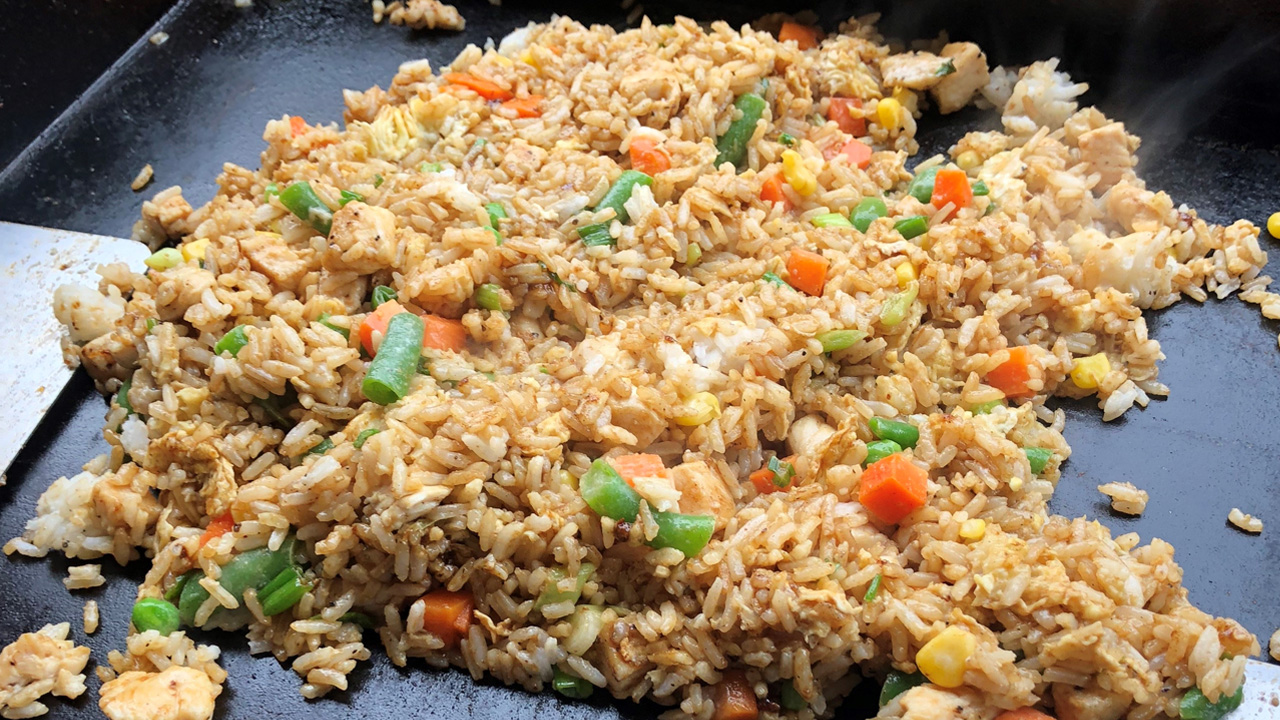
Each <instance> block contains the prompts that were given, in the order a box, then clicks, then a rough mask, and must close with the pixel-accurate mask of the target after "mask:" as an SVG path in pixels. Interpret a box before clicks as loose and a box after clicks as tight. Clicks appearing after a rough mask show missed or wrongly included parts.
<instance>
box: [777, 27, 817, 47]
mask: <svg viewBox="0 0 1280 720" xmlns="http://www.w3.org/2000/svg"><path fill="white" fill-rule="evenodd" d="M788 40H795V41H796V46H797V47H799V48H800V49H801V50H811V49H813V48H816V47H818V29H817V28H815V27H810V26H808V25H801V24H800V23H794V22H784V23H782V29H781V30H779V31H778V41H779V42H786V41H788Z"/></svg>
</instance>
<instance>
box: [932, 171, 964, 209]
mask: <svg viewBox="0 0 1280 720" xmlns="http://www.w3.org/2000/svg"><path fill="white" fill-rule="evenodd" d="M929 202H930V203H931V204H932V205H933V206H934V207H935V208H942V207H945V206H946V205H947V204H948V203H950V204H951V205H953V206H954V207H953V208H952V210H951V212H949V213H947V216H948V217H949V216H951V215H954V214H955V212H956V211H957V210H959V209H960V208H964V207H969V205H971V204H973V187H971V186H970V185H969V176H968V175H966V174H965V172H964V171H963V170H939V171H938V174H937V175H934V176H933V197H932V198H931V199H930V201H929ZM943 219H944V220H945V219H946V218H943Z"/></svg>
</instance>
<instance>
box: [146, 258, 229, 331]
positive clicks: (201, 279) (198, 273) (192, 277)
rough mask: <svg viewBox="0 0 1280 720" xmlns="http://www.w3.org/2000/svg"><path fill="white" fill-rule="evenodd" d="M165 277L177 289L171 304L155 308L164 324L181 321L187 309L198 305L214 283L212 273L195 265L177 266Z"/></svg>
mask: <svg viewBox="0 0 1280 720" xmlns="http://www.w3.org/2000/svg"><path fill="white" fill-rule="evenodd" d="M165 277H166V278H167V279H169V280H171V281H172V282H173V284H174V286H175V287H177V289H178V296H177V297H176V298H174V300H173V301H172V302H168V303H165V304H163V305H159V306H158V307H157V308H156V312H157V313H158V314H159V315H160V319H161V320H164V321H165V322H173V321H175V320H178V319H181V318H182V316H183V315H185V314H186V312H187V309H188V308H190V307H191V306H192V305H198V304H199V303H200V301H201V297H202V296H203V295H204V291H205V290H208V289H209V288H211V287H213V285H214V283H215V282H216V280H215V278H214V276H213V273H211V272H209V271H208V270H205V269H204V268H202V267H198V266H196V265H179V266H178V267H176V268H173V269H172V270H169V271H168V272H167V273H166V274H165Z"/></svg>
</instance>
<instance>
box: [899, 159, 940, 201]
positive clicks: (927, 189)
mask: <svg viewBox="0 0 1280 720" xmlns="http://www.w3.org/2000/svg"><path fill="white" fill-rule="evenodd" d="M938 170H939V166H937V165H934V166H933V167H931V168H926V169H924V170H921V171H920V172H918V173H916V176H915V177H914V178H912V179H911V184H910V185H907V194H908V195H910V196H911V197H913V198H915V199H917V200H919V201H920V202H922V203H925V204H928V202H929V201H930V200H932V199H933V181H934V179H935V176H936V175H937V174H938Z"/></svg>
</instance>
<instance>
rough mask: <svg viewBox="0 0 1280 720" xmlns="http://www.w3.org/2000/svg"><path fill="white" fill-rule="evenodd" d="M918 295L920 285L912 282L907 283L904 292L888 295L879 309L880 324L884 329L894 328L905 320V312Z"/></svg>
mask: <svg viewBox="0 0 1280 720" xmlns="http://www.w3.org/2000/svg"><path fill="white" fill-rule="evenodd" d="M919 294H920V284H919V283H917V282H915V281H912V282H911V283H908V285H907V289H906V290H903V291H902V292H896V293H894V294H893V295H890V296H889V299H888V300H885V301H884V305H882V306H881V307H880V324H881V325H884V326H885V327H894V326H896V325H897V324H898V323H900V322H902V321H903V320H905V319H906V318H907V311H909V310H910V309H911V305H912V303H914V302H915V301H916V297H917V296H918V295H919Z"/></svg>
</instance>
